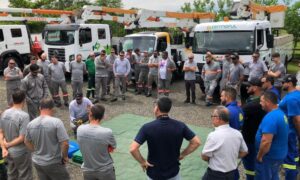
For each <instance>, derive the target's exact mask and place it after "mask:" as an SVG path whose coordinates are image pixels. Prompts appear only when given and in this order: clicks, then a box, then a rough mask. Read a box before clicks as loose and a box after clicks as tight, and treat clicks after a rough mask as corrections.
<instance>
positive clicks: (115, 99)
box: [110, 98, 118, 102]
mask: <svg viewBox="0 0 300 180" xmlns="http://www.w3.org/2000/svg"><path fill="white" fill-rule="evenodd" d="M117 100H118V98H113V99H111V100H110V102H115V101H117Z"/></svg>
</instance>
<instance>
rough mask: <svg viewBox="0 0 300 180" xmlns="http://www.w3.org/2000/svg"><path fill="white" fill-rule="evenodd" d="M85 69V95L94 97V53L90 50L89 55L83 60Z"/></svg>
mask: <svg viewBox="0 0 300 180" xmlns="http://www.w3.org/2000/svg"><path fill="white" fill-rule="evenodd" d="M85 65H86V70H87V72H88V88H87V93H86V97H87V98H90V96H91V95H92V98H95V72H96V71H95V53H94V52H90V54H89V57H88V58H87V60H86V61H85Z"/></svg>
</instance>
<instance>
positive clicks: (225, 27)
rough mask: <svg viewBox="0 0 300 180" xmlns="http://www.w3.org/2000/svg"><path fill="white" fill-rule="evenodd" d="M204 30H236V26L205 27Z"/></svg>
mask: <svg viewBox="0 0 300 180" xmlns="http://www.w3.org/2000/svg"><path fill="white" fill-rule="evenodd" d="M206 28H207V31H216V30H232V29H237V27H236V25H234V24H226V25H214V26H207V27H206Z"/></svg>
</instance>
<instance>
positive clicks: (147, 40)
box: [123, 36, 155, 52]
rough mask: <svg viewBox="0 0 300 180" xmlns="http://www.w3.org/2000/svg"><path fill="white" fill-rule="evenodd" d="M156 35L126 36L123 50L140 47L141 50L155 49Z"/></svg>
mask: <svg viewBox="0 0 300 180" xmlns="http://www.w3.org/2000/svg"><path fill="white" fill-rule="evenodd" d="M154 45H155V37H147V36H139V37H125V38H124V42H123V50H124V51H127V50H128V49H133V50H134V49H136V48H139V49H140V51H141V52H143V51H148V52H152V51H153V50H154Z"/></svg>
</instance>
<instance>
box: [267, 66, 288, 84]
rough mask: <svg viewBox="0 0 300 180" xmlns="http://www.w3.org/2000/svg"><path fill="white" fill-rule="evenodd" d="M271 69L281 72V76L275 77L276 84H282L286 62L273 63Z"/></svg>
mask: <svg viewBox="0 0 300 180" xmlns="http://www.w3.org/2000/svg"><path fill="white" fill-rule="evenodd" d="M270 70H271V71H272V72H274V73H275V72H277V71H279V72H280V76H279V77H277V78H274V86H282V82H281V80H282V79H283V77H284V76H285V73H286V72H285V67H284V64H282V63H280V64H275V63H274V64H272V65H271V68H270Z"/></svg>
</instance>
